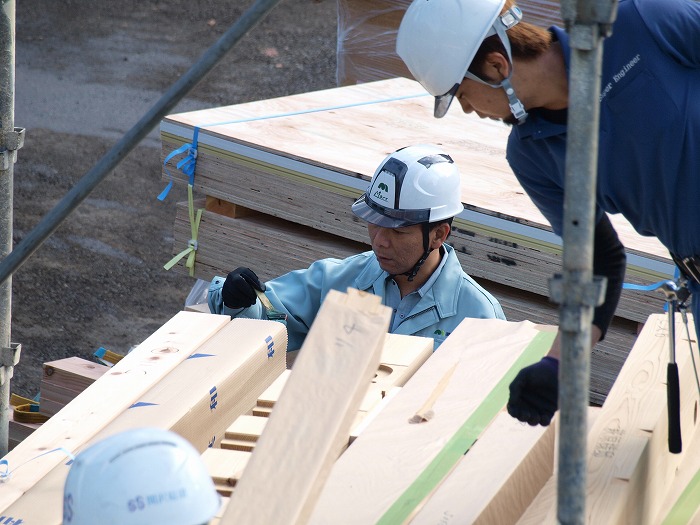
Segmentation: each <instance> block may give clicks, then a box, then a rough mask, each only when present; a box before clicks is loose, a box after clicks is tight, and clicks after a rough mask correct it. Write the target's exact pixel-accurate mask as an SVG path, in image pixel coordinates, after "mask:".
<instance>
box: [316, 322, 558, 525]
mask: <svg viewBox="0 0 700 525" xmlns="http://www.w3.org/2000/svg"><path fill="white" fill-rule="evenodd" d="M553 338H554V328H553V327H541V326H537V325H534V324H533V323H529V322H522V323H509V322H507V321H500V320H494V319H465V320H464V321H462V323H461V324H460V325H459V326H458V327H457V329H456V330H455V331H454V332H453V333H452V334H451V335H450V336H449V337H448V338H447V339H446V340H445V342H443V344H442V345H441V346H440V348H439V349H438V350H437V351H436V352H435V353H433V354H432V356H431V357H430V358H429V359H428V360H427V361H426V363H425V364H424V365H423V366H422V367H421V368H420V369H418V371H417V372H416V373H415V374H414V375H413V377H412V378H411V379H410V380H409V381H408V382H407V383H406V384H405V386H404V387H403V388H402V389H401V391H400V392H398V393H397V394H396V395H395V396H394V398H393V399H392V400H391V402H390V403H389V404H387V406H386V407H384V409H383V410H382V411H381V412H380V413H379V414H377V416H376V417H375V418H374V420H373V421H372V422H371V423H370V424H369V425H368V426H367V428H365V429H364V431H363V432H362V433H361V434H360V435H359V436H358V437H357V439H355V441H354V442H353V444H352V445H351V446H350V447H349V448H348V449H347V450H346V451H345V453H344V454H343V455H342V456H341V457H340V458H339V459H338V461H337V462H336V464H335V465H334V467H333V469H332V471H331V475H330V477H329V479H328V482H327V483H326V486H325V488H324V490H323V492H322V493H321V497H320V499H319V502H318V504H317V506H316V509H315V511H314V513H313V514H312V516H311V519H310V521H309V523H311V524H327V523H340V522H342V523H344V524H348V525H350V524H353V523H357V524H363V525H364V524H367V523H384V521H381V520H383V519H386V520H387V521H386V522H387V523H403V519H405V518H406V517H407V516H408V515H410V514H411V513H412V512H413V511H414V509H415V508H416V507H418V506H419V505H420V504H421V502H422V501H423V500H424V498H425V497H426V496H427V494H429V493H430V492H432V490H433V489H434V488H435V486H436V484H437V483H439V482H440V481H441V480H442V479H443V478H444V476H445V475H446V473H447V472H444V473H443V470H442V469H448V468H451V466H450V465H454V464H455V463H456V462H457V460H458V458H460V457H461V455H462V454H463V453H464V452H466V450H468V449H469V448H470V446H471V445H472V444H473V442H474V441H475V440H476V439H477V438H478V437H479V436H480V435H481V430H483V428H485V427H486V426H487V425H488V423H489V422H490V421H491V420H492V419H493V418H494V417H495V416H496V414H497V413H498V412H499V411H500V410H501V409H502V408H503V406H504V405H505V402H506V400H507V387H508V384H509V382H510V379H512V377H514V375H515V373H516V372H517V370H519V369H520V367H521V366H523V365H524V364H525V363H530V362H533V361H536V360H537V359H539V358H540V357H541V356H542V355H543V354H544V353H545V352H546V351H547V349H548V347H549V344H551V341H552V340H553ZM533 342H534V343H533ZM531 343H532V344H533V346H530V344H531ZM446 378H448V379H447V381H446ZM440 389H443V391H442V394H441V395H439V396H437V398H436V399H435V397H436V396H435V395H434V394H435V393H436V392H437V391H439V390H440ZM487 399H488V400H489V401H488V402H487V403H486V404H484V402H485V400H487ZM428 401H431V409H432V412H433V415H432V417H431V418H429V419H428V420H427V421H425V422H423V423H415V424H411V423H410V422H409V421H410V420H411V419H412V417H413V416H414V415H415V414H416V412H417V411H418V410H419V409H420V408H421V407H424V406H425V405H426V403H427V402H428ZM462 447H463V448H462ZM444 459H445V461H443V460H444ZM447 460H449V461H447ZM452 460H453V463H451V464H450V461H452ZM436 465H439V468H437V467H436ZM413 489H417V490H416V491H415V492H412V491H413ZM464 497H465V498H467V499H468V497H469V495H468V494H464ZM475 504H476V502H475ZM397 506H398V510H399V511H400V512H398V515H397V514H392V515H391V516H387V513H389V512H392V513H393V511H394V509H396V508H397Z"/></svg>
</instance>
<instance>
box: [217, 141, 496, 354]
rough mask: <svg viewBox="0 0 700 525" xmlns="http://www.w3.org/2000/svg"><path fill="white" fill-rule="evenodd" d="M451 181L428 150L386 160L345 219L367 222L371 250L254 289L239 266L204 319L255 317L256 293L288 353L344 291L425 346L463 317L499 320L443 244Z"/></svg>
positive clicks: (451, 173) (453, 199)
mask: <svg viewBox="0 0 700 525" xmlns="http://www.w3.org/2000/svg"><path fill="white" fill-rule="evenodd" d="M460 179H461V177H460V173H459V170H458V168H457V166H456V165H455V163H454V162H453V161H452V159H451V158H450V157H449V155H446V154H445V153H443V152H442V151H441V150H440V149H438V148H437V147H436V146H433V145H417V146H409V147H406V148H403V149H400V150H398V151H396V152H394V153H392V154H391V155H389V156H387V157H386V158H385V159H384V161H382V163H381V164H380V165H379V167H378V168H377V170H376V171H375V173H374V177H373V178H372V181H371V183H370V185H369V187H368V188H367V190H366V191H365V193H364V195H363V196H362V197H360V198H359V199H358V200H357V201H356V202H355V203H354V204H353V205H352V211H353V213H354V214H355V215H356V216H358V217H359V218H361V219H363V220H365V221H367V230H368V232H369V238H370V241H371V243H372V251H368V252H365V253H360V254H358V255H353V256H351V257H348V258H346V259H343V260H340V259H332V258H329V259H322V260H319V261H316V262H314V263H313V264H311V266H309V267H308V268H307V269H304V270H296V271H292V272H289V273H287V274H285V275H282V276H281V277H277V278H276V279H272V280H271V281H268V282H267V283H265V284H263V283H261V282H260V281H259V279H258V278H257V276H256V275H255V273H254V272H253V271H252V270H250V269H249V268H237V269H236V270H234V271H232V272H231V273H229V274H228V276H227V277H226V278H225V279H224V278H223V277H215V278H214V279H213V280H212V282H211V284H210V287H209V296H208V301H209V309H210V311H211V312H212V313H217V314H222V313H223V314H229V315H231V316H234V317H236V316H238V317H249V318H256V319H261V318H265V311H264V309H263V307H262V305H261V303H260V301H259V300H258V299H257V297H256V292H255V291H256V290H260V291H265V293H266V295H267V297H268V298H269V300H270V302H271V303H272V306H273V307H274V309H275V310H277V311H279V312H281V313H284V314H286V315H287V330H288V336H289V346H288V350H289V351H293V350H297V349H299V348H300V347H301V345H302V343H303V341H304V338H305V337H306V334H307V333H308V331H309V328H310V327H311V323H313V321H314V318H315V317H316V314H317V312H318V310H319V308H320V307H321V303H322V302H323V300H324V298H325V296H326V294H327V293H328V291H329V290H339V291H342V292H345V291H346V290H347V289H348V288H349V287H350V288H356V289H358V290H361V291H365V292H369V293H373V294H375V295H379V296H381V297H382V304H384V305H387V306H390V307H391V308H392V309H393V315H392V319H391V325H390V332H391V333H397V334H406V335H418V336H423V337H432V338H433V339H434V341H435V344H434V347H435V348H437V347H438V345H440V343H441V342H442V341H443V340H444V339H445V338H446V337H447V336H448V335H449V334H450V333H451V332H452V330H454V329H455V328H456V327H457V325H459V323H460V322H461V321H462V319H464V318H465V317H477V318H497V319H505V316H504V315H503V311H502V309H501V306H500V304H499V303H498V301H497V300H496V299H495V298H494V297H492V296H491V294H489V293H488V292H487V291H486V290H484V289H483V288H482V287H481V286H479V285H478V284H477V283H476V282H475V281H474V280H473V279H472V278H471V277H470V276H468V275H467V274H466V273H464V271H463V270H462V266H461V264H460V262H459V260H458V259H457V255H456V254H455V252H454V250H453V248H452V247H451V246H449V245H448V244H446V243H445V241H446V240H447V237H448V236H449V234H450V231H451V224H452V218H453V217H454V216H455V215H457V214H459V213H460V212H461V211H462V210H463V209H464V208H463V205H462V202H461V192H460Z"/></svg>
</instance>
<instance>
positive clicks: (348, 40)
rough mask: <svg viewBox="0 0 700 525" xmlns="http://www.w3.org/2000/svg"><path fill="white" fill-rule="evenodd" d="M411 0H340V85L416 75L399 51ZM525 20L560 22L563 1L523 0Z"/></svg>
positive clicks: (559, 24)
mask: <svg viewBox="0 0 700 525" xmlns="http://www.w3.org/2000/svg"><path fill="white" fill-rule="evenodd" d="M410 4H411V0H371V1H370V0H338V52H337V56H336V58H337V71H336V77H337V80H338V85H339V86H349V85H352V84H361V83H363V82H373V81H375V80H384V79H387V78H393V77H406V78H412V77H411V73H410V72H409V71H408V68H407V67H406V65H405V64H404V63H403V61H402V60H401V58H399V56H398V55H397V54H396V34H397V32H398V29H399V24H400V23H401V19H402V18H403V15H404V13H405V12H406V9H407V8H408V6H409V5H410ZM517 5H518V6H520V8H521V9H522V10H523V20H524V21H525V22H529V23H531V24H536V25H539V26H542V27H549V26H551V25H558V26H560V27H563V23H562V21H561V19H560V13H559V11H560V5H559V2H555V1H552V0H519V1H518V2H517Z"/></svg>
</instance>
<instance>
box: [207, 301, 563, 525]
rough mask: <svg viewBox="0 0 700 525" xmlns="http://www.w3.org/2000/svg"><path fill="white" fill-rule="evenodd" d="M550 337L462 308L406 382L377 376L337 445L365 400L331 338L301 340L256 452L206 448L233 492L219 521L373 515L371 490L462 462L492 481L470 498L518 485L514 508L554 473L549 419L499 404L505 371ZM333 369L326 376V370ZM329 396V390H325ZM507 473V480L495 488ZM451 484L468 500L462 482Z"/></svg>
mask: <svg viewBox="0 0 700 525" xmlns="http://www.w3.org/2000/svg"><path fill="white" fill-rule="evenodd" d="M375 299H377V298H376V297H375ZM329 324H331V323H329ZM315 327H316V324H314V327H312V329H313V328H315ZM332 333H338V332H335V331H334V332H332ZM466 335H469V336H470V337H465V336H466ZM404 337H407V336H404ZM553 337H554V327H552V326H540V325H534V324H533V323H529V322H527V321H524V322H521V323H512V322H507V321H500V320H484V319H465V320H464V321H463V323H462V324H460V326H459V327H458V328H457V330H456V331H455V332H454V333H453V334H452V335H450V336H449V337H448V338H447V340H446V341H445V343H444V344H443V345H444V346H443V347H441V348H440V350H438V351H437V352H435V353H432V354H431V355H430V357H429V358H428V359H427V360H426V361H425V362H424V364H423V365H422V366H421V367H420V368H418V369H417V370H416V371H415V373H414V374H413V375H412V376H411V377H410V378H409V379H408V380H407V381H406V382H405V383H403V381H400V382H399V383H398V384H395V385H394V386H391V385H390V384H388V383H386V382H385V380H383V379H381V378H379V377H377V378H375V379H376V380H377V381H378V382H381V383H383V385H384V386H383V387H382V389H387V388H390V389H391V390H390V391H387V395H386V396H385V398H384V400H382V401H381V402H379V403H378V404H376V405H375V408H374V409H373V410H374V413H373V414H372V415H371V417H368V418H367V419H366V420H365V421H366V422H367V423H366V425H362V424H360V425H358V426H361V427H363V428H362V429H361V431H359V432H356V435H355V437H354V439H353V440H352V443H348V435H347V431H345V432H343V433H342V435H341V436H340V437H339V438H338V442H337V443H335V444H334V445H332V444H331V443H332V442H333V441H334V439H333V438H332V435H331V436H329V433H330V434H334V431H332V429H334V428H336V427H335V425H337V424H340V423H339V422H340V421H344V428H345V429H349V428H351V425H352V423H351V422H352V421H353V419H352V418H350V417H347V412H346V410H349V411H350V412H351V413H353V414H354V413H356V410H357V409H358V407H361V406H362V404H363V403H365V402H366V394H365V401H361V396H355V397H354V403H349V402H347V399H349V398H350V397H352V395H351V392H352V389H349V388H347V387H343V386H342V385H345V384H348V382H350V379H351V377H352V368H351V367H350V366H337V364H336V363H334V362H333V361H334V360H343V359H344V360H347V359H348V358H349V356H347V355H345V353H343V352H337V351H336V352H333V354H330V353H328V352H327V351H326V350H325V349H324V348H323V346H327V345H328V342H327V337H324V338H323V340H322V346H321V347H317V346H316V345H318V343H313V342H312V343H311V344H307V342H305V343H304V346H303V348H302V350H301V351H300V354H299V358H298V359H297V361H296V362H295V365H294V368H293V369H292V371H291V374H289V377H288V379H287V380H286V381H287V382H286V384H285V385H284V386H283V388H282V390H281V391H280V392H279V398H278V399H277V400H275V402H274V403H273V409H272V411H271V413H270V415H269V421H268V423H267V424H266V425H265V428H264V430H263V431H262V434H261V435H259V437H258V439H257V444H256V445H255V447H254V449H253V450H252V452H251V453H245V452H241V451H240V450H226V449H221V450H208V451H206V452H205V453H204V454H203V458H204V459H205V463H207V465H208V466H209V468H210V472H211V473H212V477H213V479H214V480H215V482H216V484H217V488H218V490H219V491H220V493H221V494H224V495H225V494H228V493H230V494H231V499H230V501H228V500H225V502H226V506H225V510H223V511H222V513H221V517H220V520H219V521H218V522H217V523H220V524H221V525H227V524H233V523H236V524H240V523H276V524H292V523H299V524H301V523H363V524H366V523H377V522H378V520H379V518H381V516H382V514H383V513H384V512H383V510H382V509H381V508H378V507H377V506H376V505H375V502H376V501H382V502H388V503H391V502H393V501H394V500H395V499H396V497H397V496H400V493H401V492H403V491H404V490H406V489H410V488H411V486H412V485H413V484H415V483H414V482H415V481H416V480H418V479H421V478H424V477H426V476H427V478H428V479H427V480H425V481H424V482H423V483H422V486H421V488H420V489H419V491H418V493H416V491H415V490H412V494H411V495H410V496H407V498H408V499H410V500H415V498H416V497H418V498H419V500H422V499H423V498H424V497H426V496H427V495H428V493H429V492H432V491H433V490H434V488H435V487H436V485H437V484H439V483H440V482H441V481H442V480H443V478H445V477H446V476H447V475H448V473H449V472H450V471H453V470H454V472H457V471H458V470H460V467H459V465H463V467H461V469H463V470H464V472H466V473H467V476H468V475H469V474H468V473H470V472H472V473H475V475H474V476H473V477H474V479H473V480H472V481H473V484H474V485H482V486H483V485H487V484H486V483H484V481H485V479H488V480H489V483H488V485H489V486H488V488H484V489H483V490H482V491H481V493H480V494H479V495H478V496H476V495H475V497H474V498H473V499H470V501H471V502H472V503H473V504H477V503H478V505H483V506H488V501H489V500H488V499H482V497H481V496H484V497H486V496H485V495H486V494H487V492H489V491H490V492H491V496H490V498H491V499H493V500H494V501H496V502H501V503H500V504H499V503H496V508H498V507H499V506H500V505H502V504H504V503H511V502H512V498H513V496H512V495H513V494H516V493H517V494H522V496H521V497H520V499H521V501H520V503H519V507H518V508H519V513H520V514H521V513H522V512H523V511H524V510H525V509H526V507H527V505H528V504H529V502H530V501H532V498H534V496H535V495H536V494H537V492H538V490H539V489H540V488H541V487H542V486H543V485H544V483H545V482H546V481H547V479H549V478H550V477H551V475H552V469H553V458H554V427H550V428H543V427H537V428H533V427H529V426H524V425H521V424H519V423H518V422H517V421H515V420H513V419H512V418H510V417H509V416H508V415H507V414H506V413H505V412H504V411H503V407H504V405H505V403H506V400H507V392H508V384H509V382H510V381H511V380H512V377H513V376H514V375H515V373H517V371H518V370H519V369H520V367H521V366H524V365H526V364H529V363H531V362H534V361H536V360H538V359H539V358H540V357H541V355H542V354H543V353H544V352H546V350H547V348H548V346H549V344H550V343H551V341H552V339H553ZM369 352H370V349H369V348H367V349H366V352H365V353H369ZM386 354H387V352H386V350H384V351H383V352H382V355H383V356H384V357H385V356H386ZM384 357H383V358H382V360H384ZM355 358H357V357H355ZM329 361H330V362H329ZM334 365H335V366H334ZM331 368H332V369H333V370H335V371H336V372H335V373H334V374H333V375H327V374H323V375H322V374H321V372H322V371H323V370H328V369H331ZM379 368H380V369H381V365H380V367H379ZM308 374H311V376H309V375H308ZM390 375H391V374H390ZM311 378H314V380H313V381H311V380H310V379H311ZM295 379H296V382H295V383H294V384H293V381H295ZM337 384H339V385H340V387H339V386H336V385H337ZM350 384H352V383H350ZM310 385H313V386H310ZM363 390H364V389H363ZM371 390H372V389H371V388H370V389H369V391H370V392H371ZM389 392H391V394H390V393H389ZM333 397H336V401H329V398H331V399H332V398H333ZM341 401H343V403H341ZM323 414H325V415H323ZM291 429H298V431H297V432H294V431H291ZM477 440H478V442H477ZM475 442H477V443H476V444H475ZM266 445H267V446H266ZM501 447H503V448H504V449H505V450H507V451H509V453H510V454H506V455H505V456H506V457H505V458H503V459H500V460H498V461H494V458H493V456H494V454H496V455H498V454H500V455H503V449H501ZM467 450H469V454H467V455H466V456H464V454H465V452H466V451H467ZM494 451H496V452H494ZM248 454H250V455H248ZM327 455H329V456H327ZM329 458H330V460H331V461H330V464H329V462H328V459H329ZM465 461H466V464H465ZM487 463H490V466H489V467H488V475H487V476H485V477H484V478H485V479H482V478H481V477H480V476H479V475H478V472H475V470H474V469H479V468H480V469H482V470H483V471H485V470H486V469H487ZM504 483H505V484H509V486H510V488H509V489H508V490H506V491H504V494H502V495H499V494H497V492H498V491H499V489H500V484H504ZM425 491H427V492H425ZM505 493H508V494H510V495H508V494H505ZM451 494H452V498H455V497H456V498H457V499H464V495H463V491H462V488H461V487H460V488H459V489H458V490H456V491H455V490H452V491H451ZM502 497H505V498H506V501H505V502H503V501H502V500H501V498H502ZM399 512H400V511H399ZM516 512H517V510H516ZM517 515H519V514H517ZM385 519H388V521H386V522H387V523H402V522H403V521H402V520H400V519H397V518H396V516H390V517H388V518H385ZM434 521H436V520H434ZM460 522H464V523H467V522H469V521H460ZM508 522H509V521H501V523H508ZM510 522H513V520H510Z"/></svg>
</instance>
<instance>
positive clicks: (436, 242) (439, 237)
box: [430, 222, 451, 250]
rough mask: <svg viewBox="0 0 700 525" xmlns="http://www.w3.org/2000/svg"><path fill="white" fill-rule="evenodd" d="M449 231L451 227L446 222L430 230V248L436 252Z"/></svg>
mask: <svg viewBox="0 0 700 525" xmlns="http://www.w3.org/2000/svg"><path fill="white" fill-rule="evenodd" d="M450 230H451V226H450V225H449V224H447V223H446V222H443V223H442V224H439V225H438V226H436V227H435V228H433V229H432V230H430V247H431V248H432V249H434V250H436V249H438V248H439V247H440V246H442V243H444V242H445V241H446V240H447V237H448V235H449V234H450Z"/></svg>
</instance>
